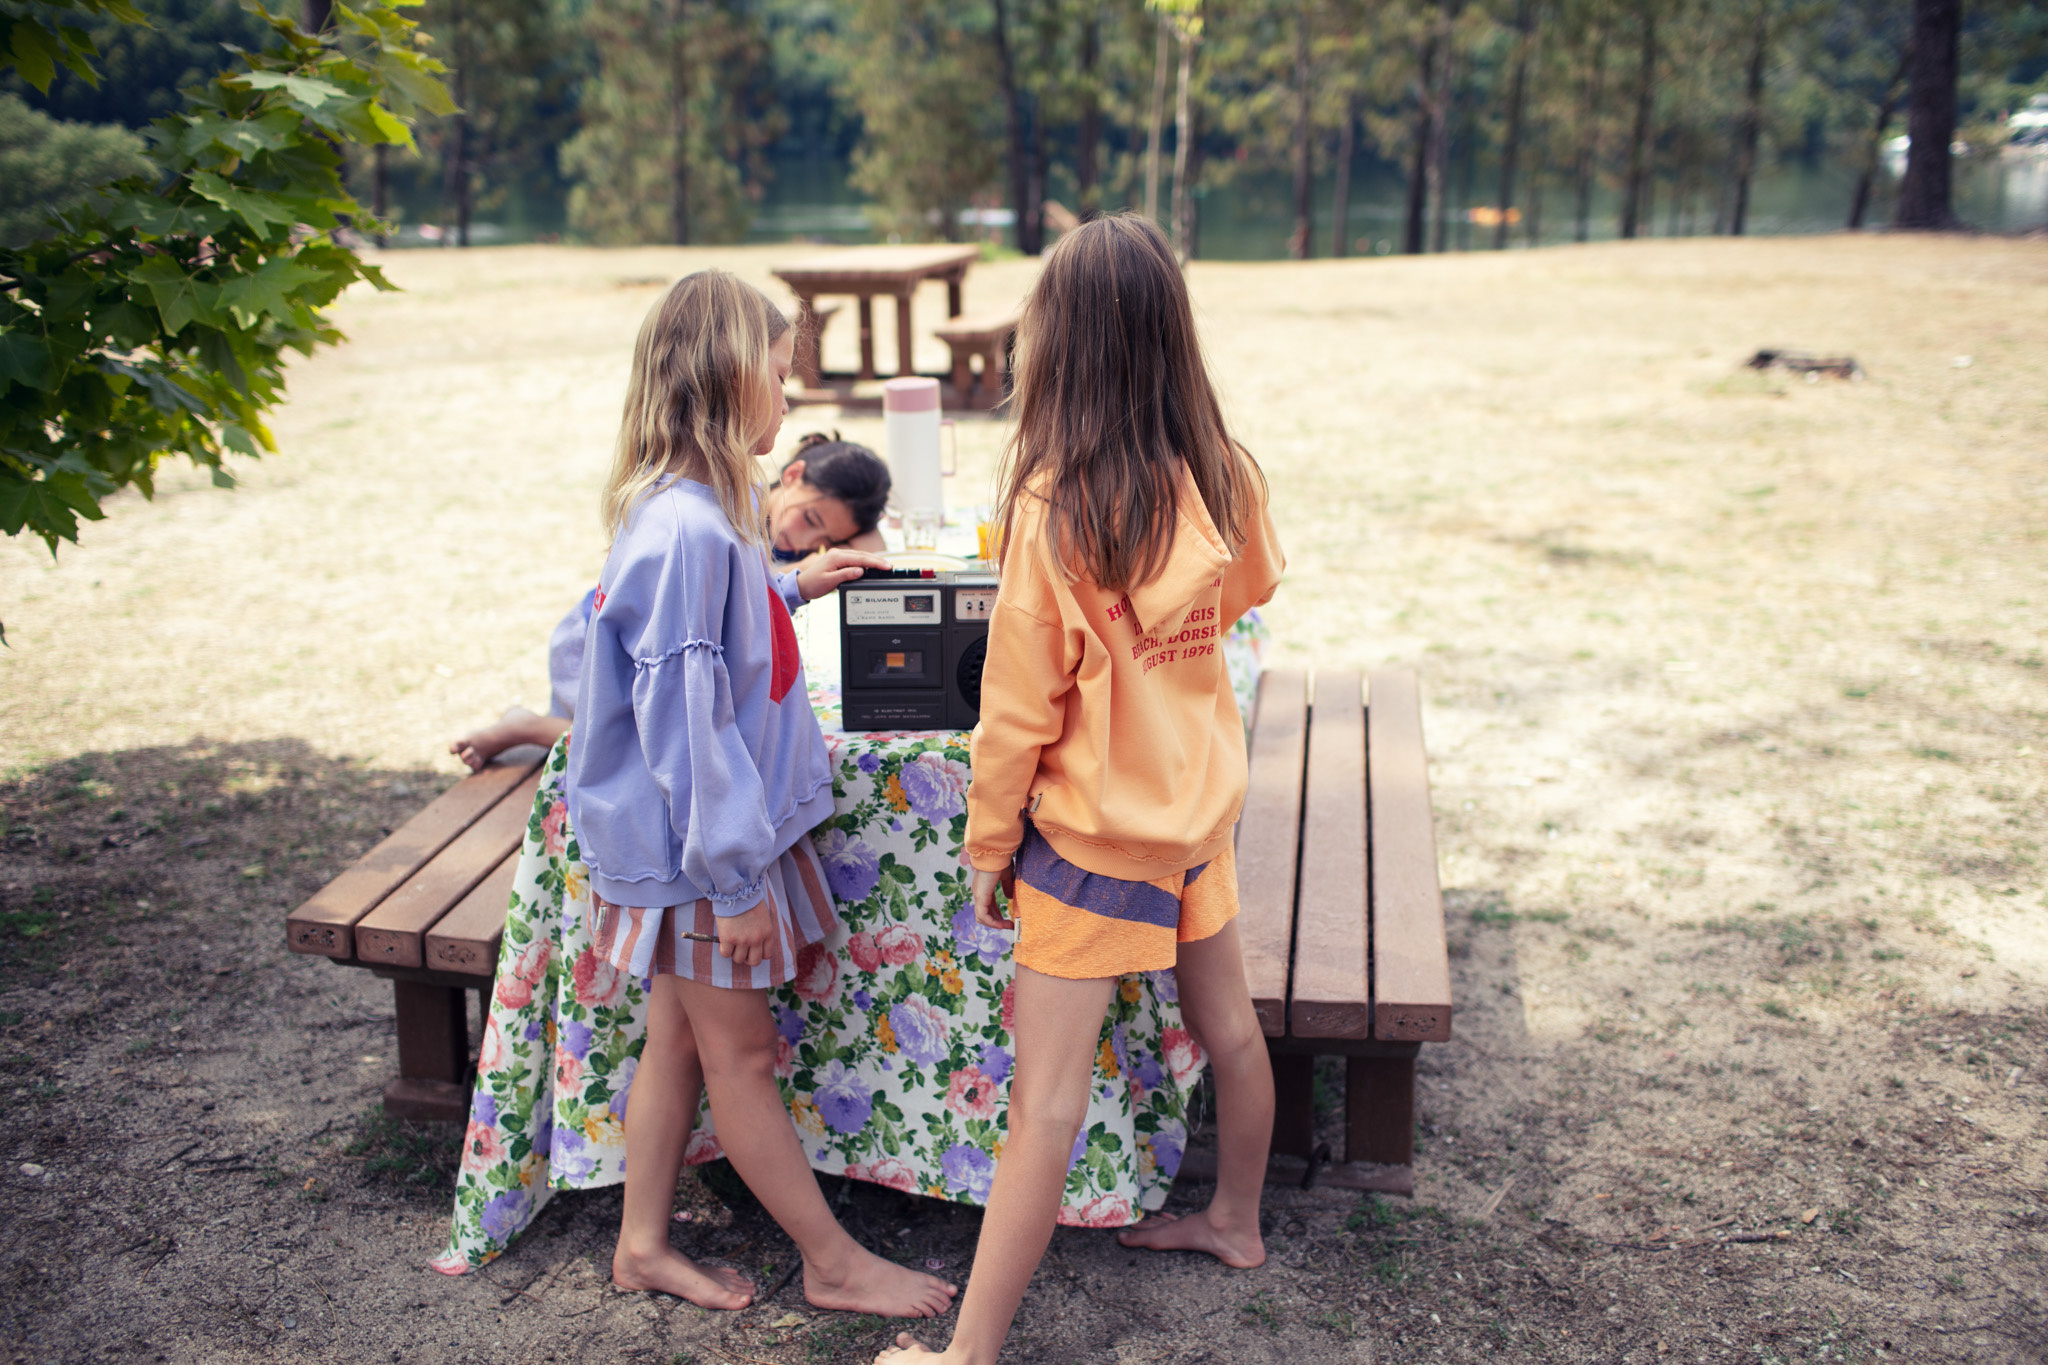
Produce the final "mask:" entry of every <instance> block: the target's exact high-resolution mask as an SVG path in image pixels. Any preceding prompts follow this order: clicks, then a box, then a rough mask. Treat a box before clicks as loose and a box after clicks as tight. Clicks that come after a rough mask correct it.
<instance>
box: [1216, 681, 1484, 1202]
mask: <svg viewBox="0 0 2048 1365" xmlns="http://www.w3.org/2000/svg"><path fill="white" fill-rule="evenodd" d="M1367 681H1368V680H1366V679H1362V678H1361V677H1360V676H1359V675H1358V674H1357V673H1352V672H1342V671H1336V670H1323V669H1319V670H1317V671H1316V674H1315V677H1314V681H1313V685H1311V683H1310V680H1309V679H1308V678H1307V677H1306V676H1305V675H1304V674H1302V673H1300V672H1298V671H1295V670H1290V669H1268V670H1267V671H1266V672H1265V673H1263V674H1261V675H1260V678H1259V698H1258V708H1257V711H1256V715H1255V722H1254V725H1253V728H1252V739H1251V781H1250V786H1249V790H1248V791H1247V793H1246V797H1245V807H1244V814H1243V815H1242V817H1240V819H1239V821H1238V826H1237V878H1238V898H1239V903H1240V905H1241V907H1242V909H1241V910H1240V913H1239V919H1238V926H1239V937H1240V939H1241V940H1242V942H1243V945H1244V959H1245V976H1246V979H1247V980H1248V982H1249V984H1250V986H1251V993H1252V1004H1253V1006H1254V1008H1256V1009H1257V1011H1258V1015H1259V1022H1260V1024H1261V1025H1262V1026H1263V1027H1264V1029H1265V1032H1266V1047H1267V1049H1268V1051H1269V1052H1270V1053H1271V1054H1272V1058H1273V1082H1274V1088H1275V1092H1276V1094H1275V1099H1276V1105H1275V1113H1274V1120H1273V1150H1274V1152H1275V1154H1277V1155H1281V1156H1287V1157H1296V1158H1302V1159H1304V1160H1306V1161H1307V1162H1308V1163H1309V1169H1308V1170H1307V1171H1305V1172H1304V1177H1305V1178H1316V1177H1317V1176H1318V1174H1319V1172H1318V1171H1317V1170H1316V1169H1315V1167H1316V1166H1317V1165H1318V1164H1319V1159H1320V1158H1321V1157H1323V1156H1325V1155H1327V1154H1323V1153H1319V1152H1318V1150H1317V1148H1316V1144H1315V1100H1314V1093H1315V1059H1316V1058H1317V1057H1327V1056H1339V1057H1343V1058H1344V1059H1345V1101H1344V1108H1345V1116H1344V1117H1345V1138H1344V1162H1345V1163H1346V1164H1345V1165H1344V1166H1340V1167H1336V1168H1333V1169H1331V1170H1329V1171H1328V1172H1325V1173H1320V1175H1321V1178H1322V1179H1325V1180H1328V1181H1329V1182H1330V1183H1333V1184H1342V1185H1350V1186H1353V1187H1356V1188H1368V1189H1383V1190H1397V1191H1400V1192H1403V1193H1407V1192H1412V1189H1413V1176H1412V1174H1411V1173H1410V1171H1408V1170H1405V1169H1403V1170H1393V1171H1386V1170H1377V1169H1374V1167H1377V1166H1392V1167H1402V1168H1406V1167H1411V1166H1412V1164H1413V1162H1414V1159H1415V1057H1416V1054H1417V1053H1418V1052H1419V1051H1420V1050H1421V1048H1422V1044H1423V1043H1425V1042H1441V1041H1443V1040H1445V1039H1448V1038H1449V1037H1450V1036H1451V972H1450V954H1449V952H1448V949H1447V945H1446V942H1445V937H1444V911H1443V898H1442V896H1441V894H1440V893H1439V889H1438V882H1437V870H1436V835H1435V832H1434V829H1433V820H1432V816H1431V810H1430V800H1429V768H1428V760H1427V757H1426V756H1425V754H1424V752H1423V747H1422V706H1421V696H1420V692H1419V689H1418V688H1417V685H1416V681H1415V675H1414V674H1413V673H1411V672H1408V671H1407V670H1405V669H1388V670H1384V671H1379V672H1375V673H1373V674H1372V675H1371V678H1370V680H1369V683H1370V686H1369V690H1368V687H1367V686H1366V683H1367ZM1351 1163H1367V1164H1366V1165H1362V1166H1354V1165H1352V1164H1351Z"/></svg>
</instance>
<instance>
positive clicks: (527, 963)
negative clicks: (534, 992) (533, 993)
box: [512, 939, 554, 986]
mask: <svg viewBox="0 0 2048 1365" xmlns="http://www.w3.org/2000/svg"><path fill="white" fill-rule="evenodd" d="M553 951H554V949H553V947H551V946H550V945H549V943H548V941H547V940H546V939H536V940H535V941H534V942H532V943H530V944H528V945H527V948H526V951H525V952H523V953H521V954H520V955H519V956H518V957H516V958H514V959H513V960H512V975H514V976H516V977H518V978H519V979H520V980H521V981H524V982H525V983H526V984H527V985H529V986H538V985H539V984H540V979H541V977H543V976H545V975H546V974H547V970H548V955H549V954H550V953H552V952H553Z"/></svg>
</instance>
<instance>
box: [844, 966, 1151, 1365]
mask: <svg viewBox="0 0 2048 1365" xmlns="http://www.w3.org/2000/svg"><path fill="white" fill-rule="evenodd" d="M1115 985H1116V978H1114V977H1102V978H1098V979H1095V980H1090V981H1067V980H1063V979H1061V978H1060V977H1056V976H1045V975H1043V974H1041V973H1039V972H1034V971H1032V970H1031V969H1030V968H1029V967H1022V966H1020V967H1018V968H1017V1013H1016V1020H1017V1027H1016V1028H1015V1029H1013V1030H1012V1031H1011V1036H1012V1037H1013V1038H1014V1039H1015V1040H1016V1044H1017V1069H1016V1072H1015V1074H1014V1076H1013V1077H1012V1078H1011V1081H1010V1135H1009V1137H1008V1138H1006V1139H1005V1140H1004V1142H1003V1159H1002V1160H1001V1161H1000V1162H998V1163H997V1164H996V1178H995V1184H994V1186H993V1187H991V1189H990V1190H989V1197H988V1209H987V1211H986V1212H985V1213H984V1214H983V1215H982V1219H981V1242H980V1245H979V1246H977V1247H976V1249H975V1253H974V1273H973V1274H972V1275H970V1276H969V1277H968V1280H967V1297H966V1298H964V1299H962V1300H961V1302H960V1325H959V1327H958V1328H957V1329H956V1330H955V1331H954V1333H953V1344H952V1345H951V1346H948V1347H947V1348H946V1351H945V1354H944V1355H940V1354H939V1353H938V1352H936V1351H932V1350H929V1349H927V1348H926V1347H924V1346H923V1345H921V1344H919V1343H918V1341H917V1340H916V1339H915V1338H913V1337H912V1336H910V1334H909V1333H907V1332H906V1333H904V1334H903V1335H902V1336H899V1337H898V1338H897V1339H896V1346H895V1347H894V1348H892V1349H890V1350H885V1351H883V1352H882V1354H881V1355H880V1356H878V1357H877V1360H886V1361H907V1360H945V1361H948V1362H962V1363H963V1365H968V1363H971V1365H988V1363H990V1362H993V1361H994V1360H995V1358H996V1356H997V1353H998V1352H1000V1351H1001V1350H1002V1348H1003V1339H1004V1338H1005V1337H1007V1336H1008V1335H1009V1334H1010V1322H1011V1320H1012V1319H1014V1318H1015V1317H1016V1316H1017V1306H1018V1305H1019V1304H1021V1303H1022V1302H1023V1301H1024V1291H1025V1290H1026V1289H1027V1288H1029V1287H1030V1284H1031V1277H1032V1275H1033V1274H1034V1273H1035V1272H1036V1271H1037V1270H1038V1263H1039V1261H1041V1260H1042V1259H1044V1257H1045V1246H1046V1243H1047V1242H1049V1241H1051V1240H1052V1230H1053V1225H1054V1223H1055V1222H1056V1221H1057V1220H1058V1218H1059V1212H1060V1198H1061V1196H1062V1195H1063V1194H1064V1193H1065V1191H1066V1186H1067V1162H1068V1159H1069V1158H1070V1157H1071V1156H1072V1155H1073V1151H1074V1135H1075V1134H1076V1133H1078V1132H1080V1131H1081V1121H1082V1120H1083V1119H1085V1118H1086V1117H1087V1116H1088V1094H1089V1090H1090V1088H1091V1086H1092V1083H1093V1080H1094V1077H1095V1048H1096V1044H1097V1042H1098V1041H1099V1040H1100V1039H1101V1037H1102V1016H1103V1013H1104V1011H1105V1010H1107V1009H1108V1008H1109V993H1110V991H1111V989H1112V988H1114V987H1115Z"/></svg>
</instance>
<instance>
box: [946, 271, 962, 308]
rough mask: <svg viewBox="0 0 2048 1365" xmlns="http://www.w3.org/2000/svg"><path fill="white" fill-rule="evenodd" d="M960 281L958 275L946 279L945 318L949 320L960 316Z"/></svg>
mask: <svg viewBox="0 0 2048 1365" xmlns="http://www.w3.org/2000/svg"><path fill="white" fill-rule="evenodd" d="M960 279H961V277H960V276H958V275H948V276H947V277H946V316H947V317H949V318H957V317H959V316H960Z"/></svg>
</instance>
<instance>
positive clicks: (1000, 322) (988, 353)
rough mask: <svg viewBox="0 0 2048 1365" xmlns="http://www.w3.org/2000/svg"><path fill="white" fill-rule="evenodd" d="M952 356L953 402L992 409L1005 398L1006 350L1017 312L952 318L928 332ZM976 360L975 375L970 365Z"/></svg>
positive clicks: (1006, 395) (1008, 351)
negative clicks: (949, 351)
mask: <svg viewBox="0 0 2048 1365" xmlns="http://www.w3.org/2000/svg"><path fill="white" fill-rule="evenodd" d="M932 334H933V335H934V336H936V337H938V339H939V340H941V341H943V342H945V343H946V346H947V347H948V349H950V350H951V351H952V353H953V401H954V403H955V404H956V405H957V406H959V407H963V408H983V409H989V408H995V407H998V406H1000V405H1001V403H1002V401H1003V399H1005V398H1007V397H1009V388H1010V385H1009V374H1010V347H1011V345H1012V344H1013V343H1014V341H1015V339H1016V336H1017V311H1016V310H1015V309H1014V308H1013V309H1011V310H1009V311H1008V312H1003V313H983V314H980V315H978V316H975V317H969V318H954V319H953V320H952V321H951V322H942V323H940V324H939V325H938V326H937V327H934V328H933V329H932ZM976 359H979V360H980V361H981V369H980V370H979V371H978V372H977V371H976V370H975V368H974V364H973V362H974V361H975V360H976Z"/></svg>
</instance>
